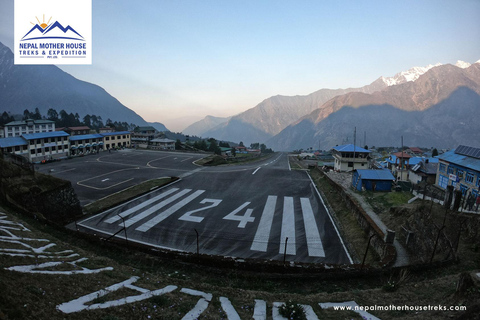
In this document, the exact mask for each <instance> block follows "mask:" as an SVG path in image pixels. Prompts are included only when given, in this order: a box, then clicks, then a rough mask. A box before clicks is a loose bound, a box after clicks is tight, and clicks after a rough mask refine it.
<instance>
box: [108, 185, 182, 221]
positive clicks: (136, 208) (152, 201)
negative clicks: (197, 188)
mask: <svg viewBox="0 0 480 320" xmlns="http://www.w3.org/2000/svg"><path fill="white" fill-rule="evenodd" d="M176 191H178V188H172V189H170V190H167V191H165V192H163V193H161V194H159V195H157V196H155V197H153V198H151V199H149V200H147V201H144V202H142V203H140V204H139V205H137V206H135V207H132V208H130V209H128V210H125V211H123V212H120V213H119V214H118V215H115V216H113V217H111V218H109V219H107V220H105V222H106V223H114V222H116V221H118V220H120V219H121V218H125V217H126V216H129V215H131V214H132V213H134V212H135V211H138V210H140V209H143V208H145V207H146V206H148V205H150V204H152V203H154V202H156V201H157V200H160V199H162V198H165V197H166V196H168V195H170V194H172V193H174V192H176Z"/></svg>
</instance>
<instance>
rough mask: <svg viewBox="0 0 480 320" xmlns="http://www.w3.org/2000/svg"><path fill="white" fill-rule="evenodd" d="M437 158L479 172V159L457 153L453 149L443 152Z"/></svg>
mask: <svg viewBox="0 0 480 320" xmlns="http://www.w3.org/2000/svg"><path fill="white" fill-rule="evenodd" d="M438 158H439V159H440V160H443V161H446V162H450V163H453V164H456V165H458V166H461V167H465V168H468V169H471V170H475V171H478V172H480V159H476V158H472V157H468V156H464V155H462V154H457V153H455V150H450V151H448V152H445V153H444V154H442V155H440V156H438Z"/></svg>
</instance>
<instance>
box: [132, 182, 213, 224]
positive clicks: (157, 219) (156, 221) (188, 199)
mask: <svg viewBox="0 0 480 320" xmlns="http://www.w3.org/2000/svg"><path fill="white" fill-rule="evenodd" d="M204 192H205V190H197V191H195V192H194V193H193V194H191V195H189V196H188V197H186V198H185V199H183V200H182V201H180V202H178V203H177V204H175V205H174V206H172V207H170V208H168V209H167V210H165V211H163V212H162V213H160V214H158V215H156V216H155V217H154V218H153V219H151V220H149V221H147V222H145V223H144V224H142V225H141V226H140V227H138V228H136V229H135V230H137V231H142V232H146V231H148V230H150V229H151V228H153V227H154V226H156V225H157V224H159V223H160V222H162V221H163V220H165V219H167V218H168V217H170V216H171V215H172V214H174V213H175V212H177V211H178V210H179V209H181V208H182V207H184V206H185V205H186V204H188V203H189V202H191V201H193V200H194V199H195V198H197V197H198V196H200V195H201V194H202V193H204Z"/></svg>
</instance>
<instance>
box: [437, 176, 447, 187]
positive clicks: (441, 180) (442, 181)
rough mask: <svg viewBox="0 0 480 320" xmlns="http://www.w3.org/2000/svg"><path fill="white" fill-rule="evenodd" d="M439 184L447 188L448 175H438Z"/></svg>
mask: <svg viewBox="0 0 480 320" xmlns="http://www.w3.org/2000/svg"><path fill="white" fill-rule="evenodd" d="M438 186H439V187H440V188H443V189H446V188H447V186H448V177H445V176H442V175H439V176H438Z"/></svg>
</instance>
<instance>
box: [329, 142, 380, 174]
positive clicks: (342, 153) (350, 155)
mask: <svg viewBox="0 0 480 320" xmlns="http://www.w3.org/2000/svg"><path fill="white" fill-rule="evenodd" d="M370 153H371V151H370V150H366V149H363V148H360V147H358V146H355V145H353V144H345V145H341V146H336V147H334V148H333V149H332V154H333V158H334V159H335V164H334V169H335V170H336V171H353V170H357V169H368V160H369V159H370V157H369V155H370Z"/></svg>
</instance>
